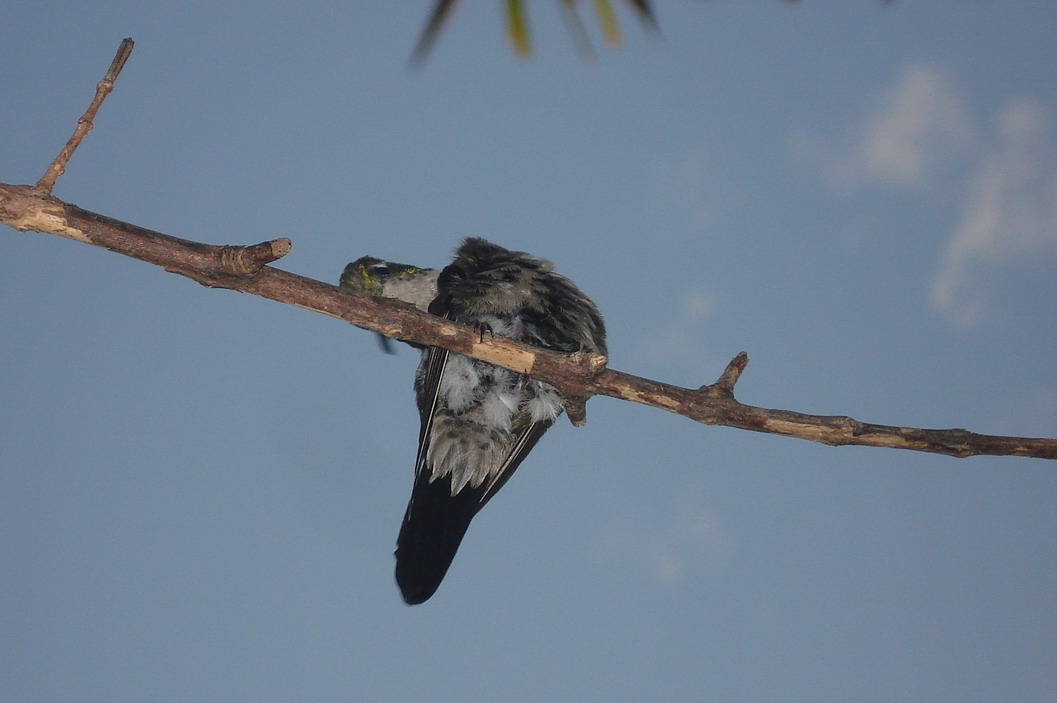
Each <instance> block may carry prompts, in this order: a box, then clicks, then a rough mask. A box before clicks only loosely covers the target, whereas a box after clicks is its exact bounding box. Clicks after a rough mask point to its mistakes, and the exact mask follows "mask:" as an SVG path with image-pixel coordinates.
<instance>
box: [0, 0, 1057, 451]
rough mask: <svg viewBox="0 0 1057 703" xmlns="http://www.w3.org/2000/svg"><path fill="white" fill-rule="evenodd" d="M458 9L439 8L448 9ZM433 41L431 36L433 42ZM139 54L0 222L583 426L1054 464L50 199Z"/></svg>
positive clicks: (122, 55) (19, 188)
mask: <svg viewBox="0 0 1057 703" xmlns="http://www.w3.org/2000/svg"><path fill="white" fill-rule="evenodd" d="M450 5H451V3H446V2H441V3H439V4H438V7H439V8H440V9H442V10H443V9H444V8H445V7H450ZM427 38H429V37H427ZM131 51H132V40H131V39H126V40H124V41H123V42H122V43H121V48H120V49H119V50H118V53H117V56H115V57H114V61H113V63H112V64H111V66H110V70H109V71H107V74H106V76H105V77H104V78H103V80H102V81H101V82H100V83H99V84H98V86H97V87H96V96H95V99H94V100H93V101H92V104H91V105H90V106H89V108H88V110H87V111H86V112H85V114H84V116H83V117H82V118H81V119H80V121H79V122H78V124H77V128H76V129H75V130H74V134H73V136H72V137H71V138H70V141H69V142H68V143H67V144H66V146H65V147H64V148H63V150H62V152H60V154H59V156H58V157H56V159H55V161H54V162H53V163H52V164H51V166H49V167H48V170H47V172H46V173H45V174H44V176H43V177H42V178H41V179H40V181H39V182H38V183H37V184H36V185H35V186H27V185H7V184H3V183H0V223H3V224H6V225H9V226H10V227H13V228H15V229H17V230H21V231H27V230H32V231H35V232H44V233H50V234H57V235H59V236H62V237H69V238H70V239H76V240H77V241H80V242H84V243H86V244H91V245H93V246H98V247H103V248H104V249H109V250H110V251H113V252H117V253H119V254H124V255H125V256H131V257H133V258H135V259H139V260H141V261H146V262H148V263H151V264H154V265H156V266H161V267H163V268H164V269H165V270H166V271H169V272H171V273H177V274H180V275H181V276H186V277H188V278H190V279H192V280H195V281H198V282H199V283H201V284H202V285H205V286H210V287H213V288H228V289H231V290H236V291H242V292H244V293H251V294H253V295H259V296H262V297H265V298H269V299H271V300H275V301H277V302H280V303H286V304H289V305H297V306H298V307H302V308H305V309H308V310H314V311H316V312H319V313H323V314H324V315H330V316H332V317H337V318H339V319H342V320H345V321H347V322H350V323H352V324H354V325H356V326H358V327H362V328H364V329H369V330H374V331H375V332H380V333H381V334H383V335H385V336H387V337H392V338H394V339H400V340H403V341H407V342H415V343H417V344H422V345H431V346H438V347H443V348H445V349H449V350H451V351H453V352H455V353H457V354H462V355H464V356H471V357H474V358H475V359H481V360H483V361H487V362H490V363H493V364H496V365H498V366H502V367H503V368H507V369H511V370H513V371H516V372H518V373H523V374H527V375H531V376H532V377H533V378H538V379H540V380H542V381H546V382H547V383H550V384H551V385H553V386H554V387H555V388H557V389H558V391H559V393H561V395H562V397H563V398H564V399H565V407H566V410H567V411H568V415H569V419H570V420H571V421H572V422H573V424H574V425H582V424H583V423H584V422H585V421H586V418H587V410H586V403H587V399H588V398H590V397H591V396H594V395H607V396H610V397H613V398H620V399H622V400H629V401H632V402H635V403H641V404H643V405H649V406H651V407H655V408H661V409H662V410H667V411H669V412H672V413H676V414H678V415H683V416H685V417H688V418H690V419H691V420H695V421H697V422H701V423H704V424H706V425H725V426H728V427H736V428H740V429H745V430H753V431H755V432H766V433H769V434H779V435H785V436H787V437H797V438H800V439H807V440H811V441H813V442H821V443H823V444H831V445H838V444H860V445H865V446H871V447H891V448H894V449H911V450H914V451H922V452H935V453H939V454H948V455H950V456H956V457H967V456H973V455H979V454H992V455H1010V456H1028V457H1037V458H1043V459H1057V439H1039V438H1028V437H1000V436H994V435H982V434H976V433H973V432H968V431H966V430H961V429H950V430H927V429H917V428H914V427H894V426H889V425H875V424H870V423H864V422H860V421H858V420H854V419H852V418H850V417H844V416H825V415H806V414H803V413H797V412H792V411H789V410H770V409H767V408H758V407H754V406H751V405H744V404H742V403H740V402H738V401H737V400H735V399H734V386H735V385H736V384H737V382H738V379H739V378H741V374H742V372H744V370H745V368H746V366H747V365H748V356H747V355H746V354H745V352H741V353H740V354H738V355H737V356H735V357H734V358H733V359H732V360H731V362H730V363H729V364H727V367H726V369H724V371H723V373H722V374H721V375H720V377H719V378H718V379H717V380H716V382H715V383H713V384H711V385H705V386H701V387H700V388H697V389H690V388H681V387H679V386H673V385H669V384H665V383H660V382H658V381H651V380H649V379H646V378H640V377H638V376H632V375H631V374H626V373H622V372H620V371H614V370H612V369H607V368H606V358H605V357H603V356H599V355H597V354H587V353H577V354H560V353H558V352H553V351H549V350H546V349H539V348H536V347H531V346H528V345H526V344H521V343H519V342H515V341H513V340H510V339H505V338H502V337H492V336H489V337H488V338H487V339H485V338H483V336H482V335H481V334H480V333H479V332H478V330H475V329H473V328H471V327H467V326H465V325H460V324H457V323H454V322H451V321H449V320H445V319H442V318H440V317H436V316H433V315H430V314H428V313H425V312H422V311H420V310H417V309H416V308H414V307H413V306H411V305H406V304H404V303H400V302H396V301H392V300H386V299H382V298H367V297H362V296H358V295H355V294H353V293H351V292H349V291H346V290H343V289H341V288H338V287H337V286H333V285H330V284H328V283H323V282H322V281H315V280H312V279H310V278H305V277H303V276H298V275H296V274H293V273H288V272H286V271H282V270H280V269H276V268H272V267H271V266H268V265H267V264H269V263H271V262H273V261H276V260H278V259H279V258H281V257H283V256H284V255H286V254H287V253H288V252H289V251H290V248H291V243H290V240H289V239H286V238H285V237H284V238H280V239H275V240H272V241H267V242H262V243H260V244H255V245H251V246H216V245H211V244H203V243H201V242H193V241H189V240H186V239H180V238H178V237H172V236H170V235H167V234H162V233H161V232H155V231H153V230H149V229H144V228H142V227H137V226H136V225H132V224H129V223H126V222H121V221H119V220H114V219H112V218H109V217H106V216H104V215H99V214H97V213H94V212H89V211H88V210H83V209H81V208H79V207H77V206H76V205H73V204H70V203H66V202H63V201H62V200H59V199H58V198H55V197H53V196H52V195H51V191H52V188H53V186H54V184H55V181H56V179H57V178H58V177H59V176H60V175H62V173H63V171H64V169H65V166H66V163H67V162H68V161H69V158H70V156H71V155H72V154H73V152H74V150H76V148H77V146H78V144H80V142H81V140H82V139H83V138H84V136H85V135H86V134H87V133H88V132H89V131H90V130H91V129H92V120H93V118H94V117H95V114H96V112H97V111H98V110H99V106H100V105H101V104H102V102H103V100H104V99H105V98H106V96H107V94H109V92H110V91H111V90H112V89H113V85H114V79H116V78H117V75H118V73H120V71H121V68H122V66H123V65H124V63H125V60H126V59H127V58H128V55H129V53H130V52H131Z"/></svg>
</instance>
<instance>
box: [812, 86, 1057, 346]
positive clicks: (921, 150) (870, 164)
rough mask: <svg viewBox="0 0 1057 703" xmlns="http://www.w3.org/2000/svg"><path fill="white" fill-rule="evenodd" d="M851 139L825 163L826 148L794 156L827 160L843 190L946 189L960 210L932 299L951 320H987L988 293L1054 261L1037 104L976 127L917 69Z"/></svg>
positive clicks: (1056, 241)
mask: <svg viewBox="0 0 1057 703" xmlns="http://www.w3.org/2000/svg"><path fill="white" fill-rule="evenodd" d="M988 122H990V123H991V124H988ZM977 125H979V126H977ZM852 134H853V138H852V139H850V140H849V141H848V142H847V143H846V145H845V146H844V147H842V148H840V149H839V150H838V151H837V152H836V153H835V154H834V151H833V150H832V149H830V152H829V153H830V156H828V157H827V156H825V154H826V151H827V150H826V147H825V146H821V147H811V149H810V151H808V147H809V146H810V145H808V144H806V143H801V144H799V145H798V148H799V150H800V151H802V152H804V153H805V155H807V154H811V155H813V157H814V158H815V159H816V160H818V159H819V158H821V160H822V161H823V163H824V164H825V166H826V167H828V168H827V169H826V171H825V172H826V173H828V175H830V176H831V177H833V178H834V179H835V183H834V185H837V186H839V187H840V188H841V189H843V190H850V189H862V188H866V187H869V186H878V185H885V186H897V187H900V188H904V189H907V190H913V191H920V192H926V193H929V194H930V195H935V193H936V192H937V189H943V193H944V203H958V202H960V203H961V206H960V211H959V212H958V213H957V215H956V216H955V218H954V219H953V220H952V222H953V224H952V231H951V232H950V235H949V236H948V238H947V239H946V241H945V242H944V244H943V245H942V250H941V252H940V254H939V263H938V265H937V270H936V274H935V276H934V278H933V281H932V285H931V290H930V292H929V300H928V302H929V304H931V306H932V308H933V309H934V310H937V311H938V312H940V313H941V314H943V315H945V316H946V317H948V318H949V319H950V320H952V321H954V322H956V323H959V324H966V325H967V324H973V323H975V322H977V321H979V320H980V319H982V318H983V317H984V316H985V315H986V314H987V312H988V304H989V299H990V293H991V291H990V290H989V284H993V283H995V282H997V281H998V280H999V277H1000V276H1005V277H1008V275H1009V273H1010V271H1011V270H1013V269H1014V268H1020V269H1023V267H1025V266H1026V265H1029V264H1031V263H1033V262H1034V261H1036V260H1037V259H1039V258H1040V257H1041V258H1044V259H1048V260H1052V259H1053V258H1054V257H1057V154H1055V152H1057V144H1055V143H1054V142H1055V139H1054V133H1053V126H1052V122H1051V120H1050V119H1049V116H1048V115H1047V113H1046V110H1045V109H1044V108H1043V107H1042V105H1041V104H1040V103H1039V102H1038V101H1037V100H1033V99H1029V98H1018V99H1014V100H1010V101H1008V102H1007V103H1006V104H1004V105H1002V106H1001V107H1000V108H999V110H998V112H997V114H992V115H985V116H984V119H977V120H975V121H974V120H973V119H971V118H970V115H969V111H968V107H967V103H966V100H965V99H964V98H963V97H962V95H961V91H960V89H959V88H958V86H957V83H956V82H955V81H954V80H953V79H952V78H951V77H950V76H949V75H948V74H946V73H945V72H943V71H942V70H940V69H937V68H935V67H930V66H922V65H915V66H910V67H908V68H906V69H905V70H904V71H903V72H902V74H901V75H900V77H899V78H898V80H897V81H895V83H894V84H893V85H892V86H891V87H890V88H889V89H887V90H885V91H884V92H883V93H881V94H880V97H879V98H878V99H877V100H876V102H875V103H874V105H873V109H872V110H871V112H870V115H869V116H868V117H867V118H866V119H864V120H863V121H862V123H861V125H860V126H859V127H857V128H855V129H854V130H852ZM818 154H823V156H822V157H819V156H818ZM948 197H950V198H951V199H950V200H948Z"/></svg>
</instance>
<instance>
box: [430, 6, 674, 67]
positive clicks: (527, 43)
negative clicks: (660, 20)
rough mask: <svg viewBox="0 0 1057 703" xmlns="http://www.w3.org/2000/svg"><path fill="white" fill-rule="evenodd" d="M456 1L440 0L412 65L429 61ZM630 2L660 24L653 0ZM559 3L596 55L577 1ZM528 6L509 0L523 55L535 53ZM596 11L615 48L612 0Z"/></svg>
mask: <svg viewBox="0 0 1057 703" xmlns="http://www.w3.org/2000/svg"><path fill="white" fill-rule="evenodd" d="M456 2H457V0H437V2H436V3H434V5H433V10H432V12H430V15H429V19H428V20H426V28H425V29H424V30H422V36H421V37H419V40H418V42H417V43H416V44H415V48H414V50H413V51H412V53H411V64H412V65H413V66H421V65H422V64H423V63H425V60H426V57H427V55H428V54H429V52H430V50H431V49H432V48H433V44H434V43H435V42H436V41H437V37H438V36H439V34H440V31H441V29H443V27H444V23H445V22H446V21H447V20H448V19H449V18H450V17H451V16H452V15H453V14H454V13H453V10H454V9H455V4H456ZM626 2H627V3H628V4H629V5H631V7H632V8H633V9H634V10H635V12H636V13H637V14H638V15H639V18H640V19H641V20H642V21H643V22H644V23H645V24H648V25H650V26H651V27H653V28H656V27H657V22H656V20H655V19H654V17H653V10H652V9H651V8H650V3H649V0H626ZM558 4H559V6H560V7H561V10H562V16H563V17H564V18H565V23H566V25H567V26H568V27H569V32H570V33H571V34H572V35H573V40H574V41H575V42H576V45H577V48H578V49H579V50H580V53H581V54H584V55H586V56H593V55H594V51H593V50H592V48H591V41H590V39H588V36H587V30H586V29H585V28H584V24H583V22H582V21H581V20H580V14H579V12H578V11H577V8H576V0H558ZM525 5H526V3H525V2H524V0H506V12H507V35H508V36H509V37H510V42H511V44H512V45H513V47H514V51H515V53H517V54H519V55H522V56H524V55H527V54H530V53H532V41H531V39H530V36H529V25H528V16H527V13H526V8H525ZM595 12H596V14H597V15H598V21H599V24H600V25H601V27H602V36H603V38H604V40H605V42H606V44H608V45H609V46H613V47H616V46H620V41H621V37H620V24H619V22H618V21H617V16H616V13H615V12H614V11H613V6H612V4H611V3H610V0H595Z"/></svg>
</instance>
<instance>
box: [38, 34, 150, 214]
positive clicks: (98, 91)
mask: <svg viewBox="0 0 1057 703" xmlns="http://www.w3.org/2000/svg"><path fill="white" fill-rule="evenodd" d="M133 46H135V42H133V41H132V39H131V38H125V39H123V40H122V41H121V46H119V47H118V49H117V54H116V55H115V56H114V60H113V61H112V62H111V63H110V68H109V69H108V70H107V72H106V75H105V76H103V80H101V81H99V82H98V83H96V86H95V97H94V98H92V103H91V104H90V105H89V106H88V109H87V110H85V111H84V115H82V116H81V119H79V120H77V127H76V128H74V130H73V134H72V135H71V136H70V141H68V142H66V146H64V147H63V148H62V151H60V152H59V155H58V156H56V157H55V160H54V161H52V162H51V165H49V166H48V170H47V171H45V172H44V175H43V176H41V177H40V180H39V181H37V188H40V190H41V192H43V193H44V194H45V195H51V190H52V188H54V187H55V181H57V180H58V179H59V176H61V175H62V174H63V173H65V172H66V164H67V163H68V162H69V160H70V157H71V156H73V152H75V151H77V147H79V146H80V145H81V140H83V139H84V138H85V136H87V134H88V133H89V132H91V131H92V124H93V121H94V120H95V114H96V113H97V112H99V108H100V106H101V105H102V104H103V101H104V100H106V96H108V95H110V91H112V90H113V89H114V81H115V80H117V76H118V74H119V73H121V69H122V68H124V67H125V61H127V60H128V57H129V54H131V53H132V47H133Z"/></svg>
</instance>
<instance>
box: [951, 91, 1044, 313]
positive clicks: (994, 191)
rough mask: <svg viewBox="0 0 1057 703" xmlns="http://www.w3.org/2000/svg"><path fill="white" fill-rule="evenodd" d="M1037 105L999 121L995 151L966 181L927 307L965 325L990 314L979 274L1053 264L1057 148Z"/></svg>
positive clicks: (1022, 103)
mask: <svg viewBox="0 0 1057 703" xmlns="http://www.w3.org/2000/svg"><path fill="white" fill-rule="evenodd" d="M1050 127H1051V125H1050V124H1049V120H1048V119H1047V115H1046V114H1045V112H1044V110H1043V108H1042V107H1041V106H1040V105H1039V104H1038V102H1037V101H1034V100H1030V99H1017V100H1014V101H1011V102H1010V103H1009V104H1007V105H1006V106H1005V108H1003V109H1002V111H1001V114H1000V115H999V117H998V126H997V130H996V131H997V136H996V138H995V139H994V145H993V146H991V147H990V148H989V149H987V151H986V152H985V153H984V155H983V157H982V158H981V159H980V161H979V163H978V164H977V166H976V168H975V169H974V171H973V174H972V176H971V178H970V180H969V183H968V186H967V189H966V196H965V204H964V208H963V210H962V213H961V217H960V219H959V222H958V225H957V226H956V227H955V229H954V232H953V234H952V235H951V237H950V238H949V239H948V240H947V242H946V244H945V245H944V247H943V252H942V254H941V256H940V263H939V269H938V271H937V273H936V277H935V279H934V281H933V285H932V291H931V303H932V305H933V306H934V307H935V308H936V309H937V310H939V311H940V312H942V313H945V314H947V315H949V316H950V317H951V318H952V319H954V320H956V321H958V322H960V323H962V324H972V323H974V322H977V321H978V320H979V319H980V318H981V317H983V315H984V314H985V313H986V311H987V291H986V289H985V287H984V286H983V285H982V282H981V280H982V278H983V277H984V276H983V274H985V273H988V272H994V271H996V270H998V269H1000V268H1002V267H1009V266H1011V265H1015V264H1017V263H1020V262H1025V261H1032V260H1034V259H1035V258H1036V257H1039V256H1043V257H1047V258H1050V257H1052V258H1053V260H1054V261H1055V262H1057V155H1055V154H1054V148H1055V147H1057V145H1055V144H1054V143H1053V142H1054V140H1053V139H1052V137H1051V134H1050Z"/></svg>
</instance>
